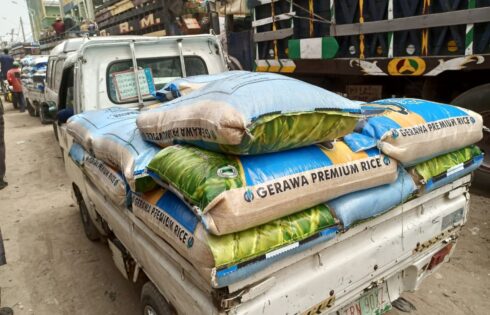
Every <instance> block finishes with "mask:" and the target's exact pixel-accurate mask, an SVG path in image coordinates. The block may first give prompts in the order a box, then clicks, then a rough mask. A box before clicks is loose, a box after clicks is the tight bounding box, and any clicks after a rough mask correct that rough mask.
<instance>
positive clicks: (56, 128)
mask: <svg viewBox="0 0 490 315" xmlns="http://www.w3.org/2000/svg"><path fill="white" fill-rule="evenodd" d="M53 132H54V138H55V139H56V142H58V143H59V142H60V139H59V138H58V125H57V122H56V121H55V122H53ZM61 151H63V149H61Z"/></svg>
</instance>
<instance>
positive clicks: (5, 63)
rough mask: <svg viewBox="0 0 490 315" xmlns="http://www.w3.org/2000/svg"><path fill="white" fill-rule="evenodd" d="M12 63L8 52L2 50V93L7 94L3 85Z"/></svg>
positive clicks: (0, 56) (0, 72)
mask: <svg viewBox="0 0 490 315" xmlns="http://www.w3.org/2000/svg"><path fill="white" fill-rule="evenodd" d="M13 63H14V58H13V57H12V56H10V55H9V50H8V49H6V48H5V49H4V50H3V54H1V55H0V80H1V81H2V82H0V83H1V88H2V92H3V93H7V92H8V89H7V87H6V86H5V84H4V81H5V80H7V72H8V71H9V70H10V69H11V68H12V64H13Z"/></svg>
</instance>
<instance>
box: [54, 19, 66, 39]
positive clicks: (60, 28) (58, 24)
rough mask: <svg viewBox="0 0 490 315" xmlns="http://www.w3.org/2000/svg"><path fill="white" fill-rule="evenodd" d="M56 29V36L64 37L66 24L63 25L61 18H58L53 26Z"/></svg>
mask: <svg viewBox="0 0 490 315" xmlns="http://www.w3.org/2000/svg"><path fill="white" fill-rule="evenodd" d="M51 26H52V27H53V29H54V31H55V32H56V35H58V36H59V35H62V34H63V33H65V23H63V21H62V20H61V18H60V17H57V18H56V21H54V23H53V24H52V25H51Z"/></svg>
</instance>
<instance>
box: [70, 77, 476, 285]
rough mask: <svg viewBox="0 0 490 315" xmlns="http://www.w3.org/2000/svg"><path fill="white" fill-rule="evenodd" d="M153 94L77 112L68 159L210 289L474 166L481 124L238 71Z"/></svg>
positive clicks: (410, 104)
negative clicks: (149, 103)
mask: <svg viewBox="0 0 490 315" xmlns="http://www.w3.org/2000/svg"><path fill="white" fill-rule="evenodd" d="M159 97H161V99H164V100H170V101H169V102H167V103H164V104H162V105H160V106H158V107H156V108H152V109H149V110H146V111H143V112H141V113H140V112H138V111H134V110H129V109H122V108H109V109H105V110H99V111H93V112H86V113H83V114H80V115H77V116H74V117H73V118H71V119H70V120H69V122H68V126H67V127H68V128H67V129H68V132H69V133H70V134H71V135H72V136H73V137H74V139H75V142H76V143H77V144H74V146H73V147H72V150H71V151H70V156H72V158H73V160H74V161H75V162H76V163H77V164H78V165H80V167H81V168H82V169H83V170H84V172H85V173H86V174H87V177H88V178H89V179H90V180H92V181H93V182H94V184H96V186H97V187H99V188H100V189H101V191H102V192H103V193H104V194H105V195H106V196H108V197H109V198H110V199H111V200H112V202H113V203H114V204H115V205H117V206H122V205H124V204H126V202H127V200H128V197H129V200H130V202H131V204H130V205H128V208H130V209H131V210H132V211H133V213H134V214H135V215H136V217H138V218H139V219H141V220H142V221H143V222H144V223H145V224H146V225H147V226H148V227H149V228H150V229H151V230H153V231H154V232H155V233H156V234H157V235H159V236H160V237H162V238H163V239H164V240H165V241H166V242H168V243H169V244H170V245H171V246H172V247H173V248H174V249H175V250H176V251H178V252H179V253H180V254H181V255H182V256H184V257H185V258H186V259H187V260H189V261H190V262H191V263H192V264H193V265H194V266H195V267H196V269H197V270H198V271H199V272H200V273H201V274H202V275H203V277H204V278H205V279H208V280H209V281H210V282H211V284H212V285H213V286H214V287H224V286H227V285H229V284H231V283H233V282H236V281H239V280H241V279H244V278H246V277H247V276H249V275H250V274H251V273H253V272H257V271H258V270H261V269H264V268H266V267H267V266H269V265H270V264H271V263H273V262H275V261H277V260H279V259H282V258H284V256H286V255H292V254H295V253H298V252H300V251H304V250H306V249H308V248H311V247H312V246H314V245H316V244H318V243H320V242H326V241H328V240H330V239H332V238H333V237H335V235H336V233H338V232H339V231H342V230H346V229H348V228H350V227H352V226H353V225H354V224H356V223H358V222H362V221H364V220H367V219H370V218H373V217H376V216H378V215H380V214H382V213H385V212H386V211H388V210H390V209H392V208H394V207H396V206H397V205H400V204H402V203H403V202H405V201H406V200H408V199H409V198H411V197H412V196H414V193H415V192H417V191H419V192H424V191H429V190H433V189H436V188H437V187H440V186H442V185H444V184H446V183H448V182H450V181H453V180H454V179H455V178H457V177H460V176H462V175H464V174H466V173H468V172H470V171H472V170H474V169H475V168H476V167H478V165H479V164H480V163H481V159H482V153H481V152H480V151H479V149H478V148H477V147H475V146H473V145H472V144H473V143H475V142H477V141H478V140H479V139H480V138H481V129H482V122H481V117H479V116H478V115H477V114H475V113H472V112H469V111H465V110H463V109H459V108H456V107H453V106H449V105H443V104H436V103H431V102H425V101H419V100H411V99H392V100H383V101H377V102H375V103H373V104H364V105H363V106H361V105H360V104H359V103H358V102H353V101H350V100H348V99H345V98H343V97H341V96H339V95H336V94H333V93H330V92H328V91H326V90H324V89H321V88H318V87H315V86H312V85H310V84H307V83H304V82H302V81H298V80H295V79H291V78H288V77H284V76H281V75H277V74H264V73H250V72H244V71H234V72H228V73H226V74H219V75H212V76H198V77H191V78H186V79H178V80H175V81H174V82H171V83H170V84H168V85H167V86H166V87H165V88H164V89H163V90H162V91H160V96H159ZM366 113H367V114H368V116H366V115H365V114H366ZM365 117H367V118H365ZM459 126H463V127H459ZM354 130H355V132H354ZM443 130H445V131H443Z"/></svg>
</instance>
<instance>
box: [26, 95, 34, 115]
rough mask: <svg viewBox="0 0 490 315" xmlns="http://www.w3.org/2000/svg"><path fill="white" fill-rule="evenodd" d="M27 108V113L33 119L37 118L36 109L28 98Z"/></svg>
mask: <svg viewBox="0 0 490 315" xmlns="http://www.w3.org/2000/svg"><path fill="white" fill-rule="evenodd" d="M26 107H27V111H28V112H29V115H30V116H32V117H36V109H35V108H34V106H32V104H31V102H30V101H29V99H28V98H26Z"/></svg>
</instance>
